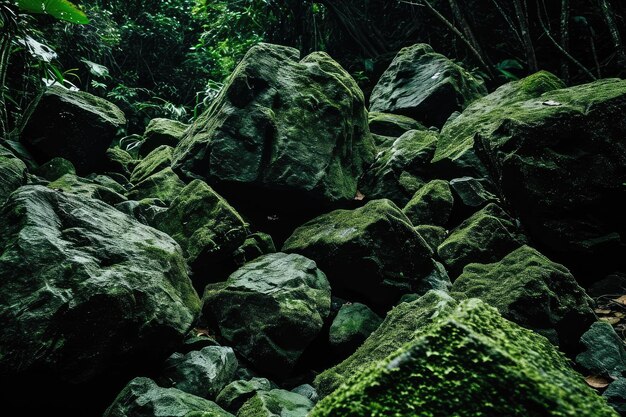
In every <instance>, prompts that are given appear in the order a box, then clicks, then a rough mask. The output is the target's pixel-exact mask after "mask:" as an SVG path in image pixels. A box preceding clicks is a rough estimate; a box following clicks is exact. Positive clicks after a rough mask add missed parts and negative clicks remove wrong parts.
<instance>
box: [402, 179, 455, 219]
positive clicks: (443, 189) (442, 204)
mask: <svg viewBox="0 0 626 417" xmlns="http://www.w3.org/2000/svg"><path fill="white" fill-rule="evenodd" d="M453 204H454V199H453V198H452V191H450V185H449V184H448V181H444V180H433V181H430V182H429V183H427V184H426V185H424V186H423V187H422V188H420V189H419V190H418V191H417V192H416V193H415V194H414V195H413V197H412V198H411V200H410V201H409V202H408V203H407V204H406V206H404V208H403V209H402V212H403V213H404V214H406V216H407V217H408V218H409V220H411V222H412V223H413V224H414V225H416V226H417V225H420V224H432V225H436V226H445V225H446V224H447V223H448V220H449V219H450V214H451V213H452V206H453Z"/></svg>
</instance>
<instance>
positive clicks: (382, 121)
mask: <svg viewBox="0 0 626 417" xmlns="http://www.w3.org/2000/svg"><path fill="white" fill-rule="evenodd" d="M367 119H368V121H369V127H370V132H372V134H374V135H379V136H385V137H392V138H398V137H400V136H402V135H404V134H405V133H406V132H408V131H409V130H426V127H425V126H424V125H422V124H421V123H420V122H418V121H417V120H414V119H411V118H410V117H406V116H402V115H399V114H391V113H379V112H375V111H372V112H369V114H368V115H367Z"/></svg>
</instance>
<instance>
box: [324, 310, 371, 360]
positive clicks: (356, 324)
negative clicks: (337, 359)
mask: <svg viewBox="0 0 626 417" xmlns="http://www.w3.org/2000/svg"><path fill="white" fill-rule="evenodd" d="M380 323H382V319H381V318H380V317H378V315H376V313H374V312H373V311H372V310H371V309H370V308H369V307H368V306H366V305H365V304H360V303H351V304H344V305H343V306H341V309H339V313H337V317H335V319H334V320H333V323H332V325H331V326H330V332H329V342H330V345H331V346H332V348H333V349H334V350H335V351H336V352H337V353H338V354H339V355H340V356H343V357H346V356H348V355H349V354H350V353H352V352H354V351H355V350H356V348H358V347H359V346H361V344H362V343H363V342H364V341H365V339H367V338H368V336H369V335H370V334H372V332H373V331H374V330H376V329H377V328H378V326H380Z"/></svg>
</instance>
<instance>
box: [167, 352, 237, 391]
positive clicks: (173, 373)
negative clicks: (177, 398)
mask: <svg viewBox="0 0 626 417" xmlns="http://www.w3.org/2000/svg"><path fill="white" fill-rule="evenodd" d="M238 366H239V363H238V362H237V358H236V357H235V352H234V351H233V350H232V349H231V348H229V347H223V346H207V347H204V348H202V349H201V350H195V351H191V352H188V353H186V354H182V353H174V354H172V356H170V357H169V358H167V360H166V361H165V365H164V369H163V371H162V372H161V385H163V386H166V387H171V388H176V389H179V390H181V391H185V392H187V393H189V394H193V395H197V396H198V397H202V398H207V399H210V400H212V399H215V397H216V396H217V394H219V392H220V391H221V390H222V388H224V387H225V386H226V385H227V384H229V383H230V382H232V381H233V379H234V378H235V372H236V371H237V368H238Z"/></svg>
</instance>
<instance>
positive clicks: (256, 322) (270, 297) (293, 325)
mask: <svg viewBox="0 0 626 417" xmlns="http://www.w3.org/2000/svg"><path fill="white" fill-rule="evenodd" d="M203 302H204V310H203V315H204V317H205V320H207V321H208V322H209V323H215V324H216V325H217V328H218V329H219V332H220V333H221V336H222V337H223V338H224V339H225V340H227V341H228V343H230V344H231V345H232V346H233V347H234V348H235V350H237V352H238V353H239V354H241V355H242V356H243V357H244V358H246V359H247V360H248V361H249V362H251V363H252V364H253V366H254V367H255V368H256V369H258V370H259V371H262V372H264V373H266V374H268V375H272V376H275V377H286V376H288V375H289V374H290V373H291V370H292V369H293V367H294V366H295V364H296V362H297V361H298V358H299V357H300V356H301V354H302V352H303V351H304V350H305V349H306V347H307V346H308V345H309V344H310V343H311V341H313V339H314V338H315V337H316V336H317V335H318V334H319V332H320V330H321V329H322V325H323V324H324V319H325V318H326V317H327V316H328V314H329V311H330V286H329V284H328V280H327V279H326V276H325V275H324V273H323V272H322V271H320V270H319V269H318V268H317V266H316V265H315V262H313V261H312V260H310V259H307V258H305V257H304V256H300V255H296V254H284V253H276V254H270V255H265V256H261V257H260V258H257V259H256V260H254V261H252V262H249V263H247V264H245V265H244V266H243V267H241V268H240V269H238V270H237V271H236V272H234V273H233V274H232V275H231V276H230V277H229V278H228V280H227V281H226V282H224V283H220V284H214V285H209V286H207V288H206V290H205V293H204V297H203Z"/></svg>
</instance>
